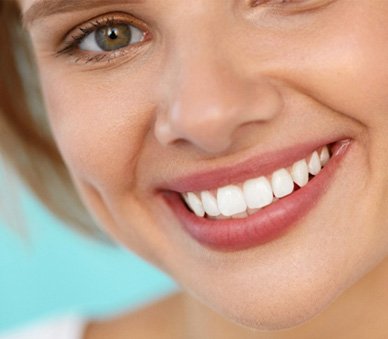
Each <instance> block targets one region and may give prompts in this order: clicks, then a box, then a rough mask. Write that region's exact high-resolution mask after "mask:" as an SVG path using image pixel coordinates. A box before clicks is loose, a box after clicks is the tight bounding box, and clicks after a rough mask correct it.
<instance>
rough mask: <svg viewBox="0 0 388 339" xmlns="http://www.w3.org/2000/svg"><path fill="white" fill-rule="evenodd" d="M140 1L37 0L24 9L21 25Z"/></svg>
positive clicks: (140, 0) (142, 0)
mask: <svg viewBox="0 0 388 339" xmlns="http://www.w3.org/2000/svg"><path fill="white" fill-rule="evenodd" d="M141 2H144V0H38V1H36V2H35V3H34V4H32V5H31V7H30V8H29V9H27V10H26V11H25V13H24V14H23V17H22V20H23V25H24V26H25V27H28V26H31V25H32V23H33V22H34V21H36V20H38V19H43V18H45V17H48V16H50V15H54V14H59V13H66V12H76V11H82V10H86V9H90V8H95V7H102V6H108V5H112V4H123V3H126V4H128V3H141Z"/></svg>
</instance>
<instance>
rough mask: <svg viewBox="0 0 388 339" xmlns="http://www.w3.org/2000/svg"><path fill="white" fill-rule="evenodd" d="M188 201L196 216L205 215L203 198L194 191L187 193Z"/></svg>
mask: <svg viewBox="0 0 388 339" xmlns="http://www.w3.org/2000/svg"><path fill="white" fill-rule="evenodd" d="M186 202H187V204H188V205H189V207H190V208H191V210H192V211H193V212H194V213H195V215H196V216H198V217H203V216H204V215H205V210H204V209H203V207H202V203H201V200H199V198H198V197H197V196H196V195H195V194H194V193H191V192H189V193H187V200H186Z"/></svg>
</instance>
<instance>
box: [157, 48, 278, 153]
mask: <svg viewBox="0 0 388 339" xmlns="http://www.w3.org/2000/svg"><path fill="white" fill-rule="evenodd" d="M226 55H227V54H225V55H222V53H220V51H218V52H217V51H215V49H214V48H213V49H211V48H209V47H208V46H205V47H204V48H202V49H201V48H198V49H196V51H195V52H186V53H182V54H181V57H180V58H179V59H175V62H174V65H173V66H171V69H170V71H171V73H170V74H169V75H168V77H167V78H166V79H167V80H166V79H165V80H166V83H165V84H164V88H165V90H164V93H165V105H163V109H160V111H159V112H158V113H157V117H156V122H155V136H156V138H157V140H158V141H159V142H160V143H161V144H162V145H165V146H167V145H172V144H174V143H175V142H177V141H185V142H186V143H189V144H191V145H192V146H195V147H197V148H198V149H200V150H201V151H204V152H206V153H209V154H215V153H221V152H226V151H228V149H229V148H230V147H231V145H232V144H233V142H235V141H236V140H235V138H237V137H241V135H243V133H241V132H242V129H243V128H244V126H246V125H247V124H253V123H264V122H269V121H271V120H272V119H274V118H275V117H276V116H277V114H278V113H279V112H280V110H281V107H282V98H281V95H280V94H279V92H278V91H277V89H276V87H275V86H274V85H273V84H272V83H271V81H270V80H269V79H268V78H267V77H266V76H264V75H263V74H261V73H260V72H256V71H255V70H251V72H247V71H246V69H245V67H244V65H241V64H239V62H237V61H236V60H234V59H233V57H229V58H228V57H227V56H226ZM237 132H240V133H237Z"/></svg>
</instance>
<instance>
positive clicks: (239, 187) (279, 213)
mask: <svg viewBox="0 0 388 339" xmlns="http://www.w3.org/2000/svg"><path fill="white" fill-rule="evenodd" d="M351 144H352V142H351V140H350V139H342V140H340V141H336V142H332V143H323V144H321V146H319V145H316V146H313V145H308V144H305V145H300V146H298V147H293V148H290V149H287V150H283V151H280V152H278V153H275V154H267V155H265V154H264V155H262V156H260V157H259V158H257V157H256V158H252V159H250V160H248V161H246V162H244V163H240V164H236V165H234V166H231V167H229V168H221V169H220V168H218V169H215V170H213V171H210V172H209V171H208V172H203V173H197V174H194V175H189V176H187V177H185V178H181V179H178V180H176V181H175V182H173V183H170V184H169V187H168V188H169V189H168V191H164V194H163V196H164V200H165V201H166V203H167V205H168V206H169V207H170V208H171V210H172V211H173V212H174V213H175V215H176V216H177V218H178V220H179V221H180V224H181V226H182V228H183V230H185V231H186V232H185V233H186V234H188V235H190V236H191V238H193V239H194V240H196V241H197V242H198V243H200V244H201V245H203V246H206V247H209V248H211V249H214V250H218V251H236V250H243V249H248V248H251V247H255V246H258V245H262V244H265V243H267V242H270V241H272V240H274V239H276V238H279V237H281V236H282V235H283V234H286V233H287V231H289V230H290V229H292V228H294V227H295V225H297V224H298V222H299V221H300V220H301V219H302V218H303V217H304V216H305V215H307V214H308V213H309V211H310V210H311V209H313V208H314V206H316V205H317V203H318V202H319V200H320V198H321V197H322V196H323V195H324V193H325V192H326V191H327V190H328V188H329V186H330V183H331V181H332V179H333V177H334V175H335V173H336V171H337V169H338V168H339V167H340V164H341V162H342V159H343V158H344V157H345V155H346V154H347V153H348V151H349V149H350V148H351V147H350V146H351ZM322 145H323V146H322ZM282 164H283V166H282ZM255 173H256V176H255ZM257 174H259V175H258V176H257ZM235 179H236V180H235ZM234 183H236V184H234ZM207 187H208V188H207ZM190 188H191V189H190Z"/></svg>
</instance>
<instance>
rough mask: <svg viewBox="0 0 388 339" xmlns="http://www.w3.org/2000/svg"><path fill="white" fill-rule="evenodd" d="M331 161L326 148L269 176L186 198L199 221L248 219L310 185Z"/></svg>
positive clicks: (196, 193)
mask: <svg viewBox="0 0 388 339" xmlns="http://www.w3.org/2000/svg"><path fill="white" fill-rule="evenodd" d="M329 159H330V153H329V149H328V147H327V146H324V147H323V148H322V149H321V150H320V151H319V152H318V151H314V152H313V153H312V154H311V155H310V156H309V157H307V158H305V159H302V160H298V161H296V162H295V163H294V164H293V165H292V166H290V167H288V168H280V169H278V170H276V171H275V172H273V173H272V174H271V175H269V176H261V177H259V178H254V179H249V180H246V181H245V182H243V183H241V184H237V185H227V186H224V187H219V188H218V189H216V190H212V191H201V192H195V193H194V192H187V193H183V194H182V195H183V198H184V200H185V201H186V203H187V205H188V206H189V207H190V209H191V210H192V211H193V212H194V213H195V214H196V215H197V216H199V217H203V216H205V214H206V215H208V216H209V217H217V218H220V217H221V218H222V217H232V218H233V217H235V218H236V217H238V218H242V217H246V216H248V214H252V213H254V212H256V211H257V210H258V209H259V208H262V207H264V206H267V205H269V204H271V203H272V202H273V201H276V200H277V199H279V198H283V197H285V196H287V195H289V194H291V193H292V192H293V191H294V183H295V184H296V185H298V186H299V187H303V186H305V185H306V184H307V183H308V181H309V174H311V175H317V174H318V173H319V172H320V170H321V168H322V167H323V166H325V165H326V163H327V162H328V161H329Z"/></svg>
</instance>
